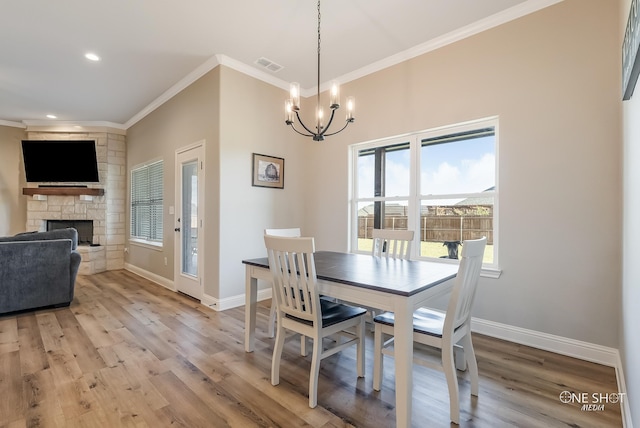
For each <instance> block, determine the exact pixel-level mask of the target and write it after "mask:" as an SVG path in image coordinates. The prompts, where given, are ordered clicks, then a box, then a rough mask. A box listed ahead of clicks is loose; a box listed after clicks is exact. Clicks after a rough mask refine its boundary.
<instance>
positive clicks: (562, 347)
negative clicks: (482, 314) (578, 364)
mask: <svg viewBox="0 0 640 428" xmlns="http://www.w3.org/2000/svg"><path fill="white" fill-rule="evenodd" d="M471 330H472V331H474V332H476V333H480V334H485V335H487V336H491V337H495V338H497V339H503V340H508V341H509V342H515V343H519V344H521V345H526V346H531V347H533V348H536V349H542V350H545V351H550V352H554V353H556V354H561V355H566V356H568V357H574V358H579V359H581V360H585V361H590V362H592V363H598V364H603V365H605V366H609V367H617V365H618V360H619V359H620V357H619V354H618V350H617V349H615V348H608V347H606V346H600V345H594V344H593V343H588V342H582V341H579V340H574V339H568V338H566V337H562V336H555V335H552V334H547V333H541V332H538V331H534V330H527V329H524V328H519V327H514V326H510V325H506V324H500V323H497V322H493V321H487V320H482V319H478V318H473V319H472V320H471Z"/></svg>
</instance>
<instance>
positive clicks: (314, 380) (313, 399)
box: [309, 337, 322, 409]
mask: <svg viewBox="0 0 640 428" xmlns="http://www.w3.org/2000/svg"><path fill="white" fill-rule="evenodd" d="M321 353H322V338H321V337H316V338H314V339H313V355H312V356H311V372H310V373H309V407H311V408H312V409H313V408H315V407H316V406H317V405H318V377H320V358H321V356H320V354H321Z"/></svg>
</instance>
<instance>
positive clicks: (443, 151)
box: [420, 134, 496, 195]
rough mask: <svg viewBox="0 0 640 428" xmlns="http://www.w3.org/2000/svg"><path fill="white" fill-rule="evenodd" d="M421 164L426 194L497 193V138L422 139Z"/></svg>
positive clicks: (491, 136) (422, 181)
mask: <svg viewBox="0 0 640 428" xmlns="http://www.w3.org/2000/svg"><path fill="white" fill-rule="evenodd" d="M447 137H454V138H447ZM451 140H453V141H452V142H442V141H451ZM420 163H421V167H420V189H421V190H420V193H421V194H422V195H451V194H457V193H479V192H484V191H486V190H493V189H495V185H496V181H495V177H496V161H495V136H494V135H493V134H491V135H488V136H481V137H473V136H472V137H464V138H463V139H456V138H455V135H453V136H445V137H440V138H438V139H437V140H434V139H431V140H422V147H421V153H420Z"/></svg>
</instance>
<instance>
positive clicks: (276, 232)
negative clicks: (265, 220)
mask: <svg viewBox="0 0 640 428" xmlns="http://www.w3.org/2000/svg"><path fill="white" fill-rule="evenodd" d="M264 234H265V235H271V236H286V237H289V238H298V237H300V236H302V235H301V234H300V228H299V227H290V228H286V229H265V230H264Z"/></svg>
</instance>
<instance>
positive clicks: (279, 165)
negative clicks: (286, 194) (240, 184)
mask: <svg viewBox="0 0 640 428" xmlns="http://www.w3.org/2000/svg"><path fill="white" fill-rule="evenodd" d="M251 185H252V186H254V187H270V188H273V189H284V158H279V157H275V156H269V155H262V154H260V153H254V154H253V173H252V180H251Z"/></svg>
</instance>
